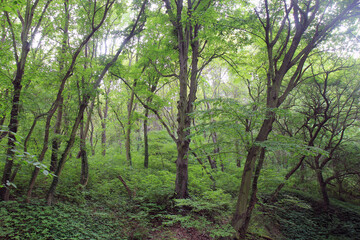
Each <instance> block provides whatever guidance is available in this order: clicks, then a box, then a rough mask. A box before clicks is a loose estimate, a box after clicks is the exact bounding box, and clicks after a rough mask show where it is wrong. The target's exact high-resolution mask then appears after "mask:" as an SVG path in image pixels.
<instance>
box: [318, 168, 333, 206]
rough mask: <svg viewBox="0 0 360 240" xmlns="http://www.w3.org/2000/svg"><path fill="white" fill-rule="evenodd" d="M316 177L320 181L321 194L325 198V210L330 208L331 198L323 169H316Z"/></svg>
mask: <svg viewBox="0 0 360 240" xmlns="http://www.w3.org/2000/svg"><path fill="white" fill-rule="evenodd" d="M316 177H317V180H318V183H319V187H320V193H321V196H322V198H323V207H324V210H328V209H329V206H330V200H329V196H328V194H327V190H326V185H327V184H326V182H325V181H324V177H323V175H322V169H316Z"/></svg>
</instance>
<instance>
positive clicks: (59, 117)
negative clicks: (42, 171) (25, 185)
mask: <svg viewBox="0 0 360 240" xmlns="http://www.w3.org/2000/svg"><path fill="white" fill-rule="evenodd" d="M63 100H64V99H63V97H61V98H60V100H59V107H58V110H57V111H58V112H57V117H56V123H55V129H54V134H55V137H54V139H53V141H52V153H51V162H50V171H52V172H55V171H56V166H57V161H58V152H59V148H60V144H61V142H60V139H59V134H60V132H61V121H62V116H63Z"/></svg>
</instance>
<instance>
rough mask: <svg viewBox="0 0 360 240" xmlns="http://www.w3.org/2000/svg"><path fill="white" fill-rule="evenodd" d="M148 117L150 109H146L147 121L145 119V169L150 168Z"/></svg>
mask: <svg viewBox="0 0 360 240" xmlns="http://www.w3.org/2000/svg"><path fill="white" fill-rule="evenodd" d="M148 117H149V109H147V108H146V109H145V119H144V125H143V126H144V167H145V168H148V167H149V142H148Z"/></svg>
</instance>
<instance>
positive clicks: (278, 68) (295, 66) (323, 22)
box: [232, 0, 360, 238]
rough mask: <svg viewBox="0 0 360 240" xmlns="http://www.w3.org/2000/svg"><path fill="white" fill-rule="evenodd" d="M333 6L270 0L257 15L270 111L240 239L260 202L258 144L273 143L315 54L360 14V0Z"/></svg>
mask: <svg viewBox="0 0 360 240" xmlns="http://www.w3.org/2000/svg"><path fill="white" fill-rule="evenodd" d="M331 3H332V2H328V1H319V0H317V1H291V2H290V4H288V3H287V2H285V1H275V2H271V3H269V1H267V0H265V1H264V6H263V10H262V11H257V10H256V11H255V15H256V17H257V19H258V21H259V24H260V27H261V28H262V30H263V34H262V35H259V34H258V33H256V29H254V31H253V33H254V34H255V35H256V36H258V37H259V38H260V39H261V40H262V41H263V42H264V43H265V49H266V55H267V65H266V68H267V90H266V107H267V111H266V114H265V119H264V121H263V123H262V124H261V127H260V129H259V132H258V134H257V137H256V138H255V144H254V145H253V146H252V147H251V148H250V149H249V151H248V154H247V158H246V161H245V165H244V170H243V174H242V179H241V185H240V192H239V195H238V200H237V204H236V210H235V213H234V216H233V219H232V225H233V227H234V229H235V230H236V232H237V234H236V237H237V238H245V234H246V231H247V228H248V225H249V222H250V216H251V213H252V209H253V207H254V205H255V203H256V197H255V196H256V192H257V184H256V179H257V177H255V178H254V181H253V180H252V178H253V172H254V169H255V164H256V159H257V157H258V155H259V153H260V152H262V147H260V146H259V144H257V143H256V142H264V141H265V140H267V138H268V136H269V134H270V132H271V131H272V126H273V123H274V121H275V116H276V113H275V111H274V109H277V108H279V107H280V106H281V104H282V103H283V102H284V100H285V99H286V98H287V96H288V95H289V93H290V92H291V91H292V90H293V89H294V88H295V87H297V86H298V85H300V84H301V83H302V80H303V78H302V76H303V75H304V73H305V72H306V70H307V69H308V68H309V63H308V61H307V60H308V58H309V57H310V53H311V52H312V51H313V50H314V49H315V48H317V47H319V46H320V43H322V42H323V41H324V40H325V39H326V37H327V36H328V35H329V34H330V33H331V32H332V31H333V30H334V29H335V28H337V27H339V25H340V24H341V23H342V22H344V21H345V20H347V19H350V18H352V17H355V16H357V14H358V9H359V3H360V2H359V1H357V0H356V1H350V2H346V3H343V4H341V5H340V4H337V5H336V6H335V5H332V4H331ZM328 9H334V11H329V10H328ZM252 17H253V16H252ZM249 20H253V18H252V19H249ZM248 31H249V30H248ZM250 32H251V30H250ZM261 165H262V161H259V162H258V170H259V171H257V172H258V174H260V170H261ZM252 183H255V184H252ZM251 189H252V190H251ZM250 196H251V197H250ZM249 197H250V201H249Z"/></svg>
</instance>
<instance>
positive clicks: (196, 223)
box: [0, 192, 360, 240]
mask: <svg viewBox="0 0 360 240" xmlns="http://www.w3.org/2000/svg"><path fill="white" fill-rule="evenodd" d="M152 208H156V207H155V206H151V205H149V204H148V205H147V207H146V208H145V207H143V206H139V205H137V206H135V205H131V204H128V205H127V206H125V205H124V204H122V205H118V206H116V207H114V206H111V207H109V206H107V205H106V204H103V203H99V202H96V201H95V202H94V201H93V202H91V201H89V202H85V203H83V204H80V205H79V204H76V203H71V202H66V201H59V202H58V203H57V204H56V205H54V206H51V207H49V206H45V205H44V204H43V201H39V200H38V201H36V200H34V201H33V203H31V204H27V203H23V201H20V199H18V200H17V201H10V202H0V239H104V240H106V239H109V240H110V239H159V240H161V239H166V240H176V239H179V240H180V239H185V240H208V239H220V238H221V235H223V236H226V235H229V234H231V231H227V230H226V229H225V228H222V229H220V228H218V225H216V226H215V224H213V225H211V224H210V225H209V222H211V221H209V219H206V218H204V215H201V214H200V213H198V214H196V213H193V212H191V211H189V209H187V211H188V212H185V214H184V212H183V213H182V214H179V213H175V215H172V216H175V217H174V219H175V220H174V221H172V222H169V221H168V220H167V216H168V214H174V210H170V212H169V211H167V210H166V209H165V210H164V209H163V210H161V211H158V212H155V211H153V210H154V209H152ZM190 215H191V217H190ZM203 223H204V224H203ZM248 239H252V240H255V239H256V240H260V239H274V240H277V239H279V240H282V239H304V240H305V239H341V240H346V239H348V240H350V239H351V240H356V239H360V207H359V206H356V205H351V204H349V203H344V202H340V201H337V200H334V199H333V200H332V206H331V207H330V209H329V211H328V212H323V211H322V210H321V208H320V205H319V202H318V201H317V200H314V199H312V198H311V197H309V196H304V195H302V194H300V193H296V192H285V193H282V194H281V195H280V197H279V199H278V201H277V202H275V203H267V202H266V199H265V200H264V198H263V199H260V201H259V205H258V206H257V208H256V211H255V213H254V217H253V221H252V224H251V226H250V233H249V238H248Z"/></svg>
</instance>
